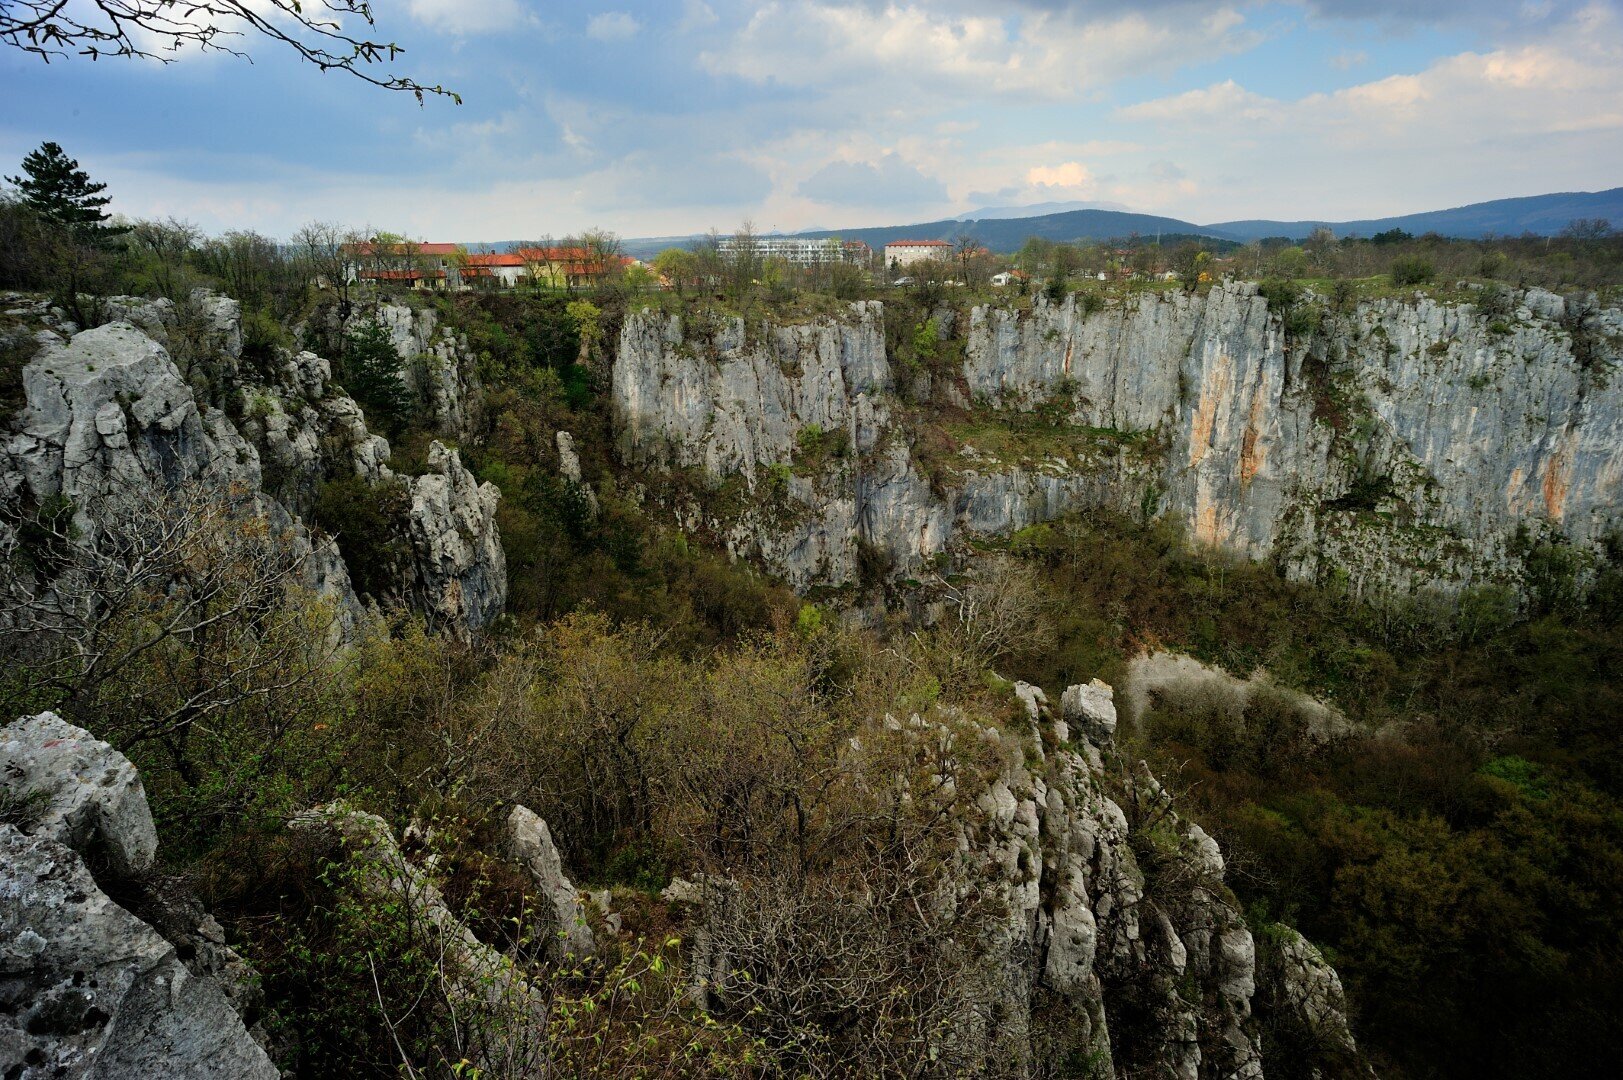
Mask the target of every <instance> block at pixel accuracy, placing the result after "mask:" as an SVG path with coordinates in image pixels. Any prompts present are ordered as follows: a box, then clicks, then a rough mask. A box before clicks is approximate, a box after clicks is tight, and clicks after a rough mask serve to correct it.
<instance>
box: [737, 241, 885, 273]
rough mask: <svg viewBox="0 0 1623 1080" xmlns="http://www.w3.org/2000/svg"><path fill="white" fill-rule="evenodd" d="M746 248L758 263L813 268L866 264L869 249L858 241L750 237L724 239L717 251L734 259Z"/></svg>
mask: <svg viewBox="0 0 1623 1080" xmlns="http://www.w3.org/2000/svg"><path fill="white" fill-rule="evenodd" d="M745 244H748V245H749V246H750V248H751V250H753V251H754V252H755V256H756V257H757V258H760V259H782V260H783V261H784V262H786V263H793V264H795V265H796V266H815V265H817V264H818V263H831V262H850V263H858V264H861V263H865V262H867V261H868V256H869V254H870V253H869V250H868V245H867V244H864V243H863V242H862V241H861V240H841V239H839V238H838V237H815V238H814V237H808V236H752V237H750V238H748V239H747V240H746V239H741V238H739V237H737V236H723V237H721V238H720V239H718V240H717V241H716V248H717V250H719V251H720V252H721V253H722V254H723V255H726V256H729V257H730V256H733V255H735V254H737V253H738V252H740V251H741V250H742V249H743V247H744V245H745Z"/></svg>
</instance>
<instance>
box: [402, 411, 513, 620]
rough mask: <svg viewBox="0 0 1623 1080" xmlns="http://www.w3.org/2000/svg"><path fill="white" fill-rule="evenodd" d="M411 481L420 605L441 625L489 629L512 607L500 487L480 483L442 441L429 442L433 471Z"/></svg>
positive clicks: (414, 588) (415, 587)
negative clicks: (499, 525) (499, 520)
mask: <svg viewBox="0 0 1623 1080" xmlns="http://www.w3.org/2000/svg"><path fill="white" fill-rule="evenodd" d="M406 486H407V491H408V494H409V496H410V499H411V511H410V516H409V517H408V519H407V535H408V537H409V539H410V542H411V550H412V571H411V572H412V581H411V586H410V595H411V597H412V599H413V602H414V604H415V606H416V607H417V608H418V609H419V610H420V611H423V612H424V613H425V614H427V615H428V617H429V620H430V621H431V622H432V623H434V624H435V625H436V626H439V627H445V628H450V629H452V630H454V631H456V632H459V633H464V634H467V633H473V632H476V631H478V630H482V629H483V628H485V627H487V626H489V625H490V624H491V623H493V622H495V621H496V618H497V617H498V616H500V615H501V613H502V608H503V607H504V606H506V604H507V558H506V556H505V554H504V553H503V552H502V543H501V537H500V536H499V535H498V534H497V531H496V504H497V502H498V501H499V500H500V499H501V491H500V490H499V489H498V488H497V487H496V485H495V484H490V483H485V484H481V483H479V481H477V480H475V479H474V476H473V474H472V473H470V472H469V471H468V470H467V469H466V468H464V467H463V465H462V459H461V457H460V456H458V454H457V452H456V451H455V450H451V449H449V448H447V447H446V446H445V445H444V444H443V443H439V442H435V443H432V444H430V445H429V448H428V469H427V471H426V472H424V473H423V474H422V475H421V476H414V477H410V478H409V479H407V480H406Z"/></svg>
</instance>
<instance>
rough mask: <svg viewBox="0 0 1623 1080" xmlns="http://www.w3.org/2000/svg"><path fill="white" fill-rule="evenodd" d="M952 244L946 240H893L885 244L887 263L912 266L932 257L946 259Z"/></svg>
mask: <svg viewBox="0 0 1623 1080" xmlns="http://www.w3.org/2000/svg"><path fill="white" fill-rule="evenodd" d="M951 254H952V245H951V244H949V243H947V241H945V240H893V241H891V242H890V243H888V244H886V245H885V265H886V266H889V267H897V266H912V265H913V264H914V263H917V262H927V261H929V260H931V259H946V258H947V257H948V256H950V255H951Z"/></svg>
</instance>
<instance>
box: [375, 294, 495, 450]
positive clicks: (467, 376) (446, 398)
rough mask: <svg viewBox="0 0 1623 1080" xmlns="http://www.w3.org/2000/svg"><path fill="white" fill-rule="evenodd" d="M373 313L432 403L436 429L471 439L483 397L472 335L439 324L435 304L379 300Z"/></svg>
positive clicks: (422, 398) (416, 385) (408, 372)
mask: <svg viewBox="0 0 1623 1080" xmlns="http://www.w3.org/2000/svg"><path fill="white" fill-rule="evenodd" d="M373 315H374V316H375V317H376V319H377V321H378V323H379V324H380V325H381V326H383V328H384V329H385V330H387V331H388V333H389V340H390V342H391V343H392V344H393V345H394V349H395V352H396V353H397V354H399V356H400V359H401V362H402V365H403V366H402V371H403V373H404V375H405V377H406V380H407V382H408V383H409V384H410V385H411V388H412V390H413V391H414V392H415V394H416V396H417V398H418V400H420V401H422V402H424V403H425V404H426V405H427V407H428V411H429V414H430V415H431V416H432V417H433V423H434V427H435V430H437V431H438V432H439V433H440V434H442V435H447V436H450V437H452V438H458V439H460V438H466V437H467V436H468V435H469V434H470V433H471V432H472V431H473V428H474V423H475V421H476V420H477V418H478V415H479V409H480V407H481V401H482V397H483V393H482V390H481V388H480V386H479V380H478V375H477V374H476V372H475V370H474V365H473V363H472V360H471V357H472V352H471V350H469V348H468V339H467V337H466V336H464V335H462V334H458V333H457V332H456V331H454V330H452V329H451V328H450V327H448V326H442V325H440V321H439V313H438V312H436V311H435V310H434V309H433V308H411V307H407V306H405V305H403V304H379V305H378V307H377V308H376V310H375V311H374V312H373Z"/></svg>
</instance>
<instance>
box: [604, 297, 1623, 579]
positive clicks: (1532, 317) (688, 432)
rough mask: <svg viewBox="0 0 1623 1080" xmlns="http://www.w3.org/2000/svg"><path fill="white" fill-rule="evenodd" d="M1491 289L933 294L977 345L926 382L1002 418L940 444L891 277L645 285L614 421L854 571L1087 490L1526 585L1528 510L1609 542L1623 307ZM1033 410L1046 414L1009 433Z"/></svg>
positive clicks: (1621, 403) (778, 549) (803, 575)
mask: <svg viewBox="0 0 1623 1080" xmlns="http://www.w3.org/2000/svg"><path fill="white" fill-rule="evenodd" d="M1483 299H1484V302H1483V303H1482V304H1474V303H1470V302H1463V301H1461V302H1453V303H1445V302H1442V301H1439V300H1435V299H1428V298H1423V297H1419V296H1412V297H1407V298H1400V299H1392V298H1387V299H1374V300H1368V301H1363V302H1359V303H1356V304H1349V305H1345V306H1344V307H1343V308H1341V309H1337V308H1335V307H1333V306H1332V305H1330V304H1329V303H1328V302H1326V301H1324V300H1323V299H1322V298H1316V297H1313V296H1312V295H1311V294H1309V295H1306V296H1302V297H1285V298H1277V297H1276V303H1274V304H1272V305H1271V304H1270V303H1269V301H1268V300H1267V298H1265V297H1264V296H1262V295H1261V294H1260V293H1259V290H1258V287H1257V286H1256V285H1254V284H1248V283H1238V282H1226V283H1224V284H1222V285H1219V286H1217V287H1214V288H1212V289H1211V290H1210V291H1209V292H1208V293H1206V294H1205V295H1191V294H1186V293H1182V292H1148V291H1147V292H1143V293H1139V294H1135V295H1130V296H1127V297H1121V298H1116V299H1111V300H1106V301H1104V302H1103V303H1102V304H1100V303H1098V302H1097V301H1098V298H1093V301H1094V302H1082V300H1079V298H1078V297H1076V296H1072V297H1069V298H1067V299H1066V300H1065V301H1064V302H1063V303H1060V304H1053V303H1050V302H1048V301H1047V300H1045V299H1044V298H1041V297H1039V298H1037V299H1036V300H1035V302H1034V303H1033V304H1032V306H1031V307H1030V309H1029V310H1017V309H1014V308H990V307H976V308H974V309H973V310H971V311H970V312H968V317H967V319H964V318H951V317H947V316H946V313H943V315H942V316H940V317H939V318H938V322H939V323H940V324H941V325H942V326H944V327H946V328H948V329H960V330H961V332H960V334H959V336H958V338H957V339H956V341H955V342H954V345H955V346H956V353H955V357H959V356H961V361H956V362H955V367H954V370H952V371H951V372H949V373H948V376H949V377H948V378H946V379H944V380H941V379H938V380H937V382H938V386H937V393H936V395H935V399H936V401H937V402H938V403H940V402H945V403H946V405H947V407H948V408H950V409H956V410H958V412H959V414H960V415H967V416H970V417H972V418H973V417H980V418H982V419H983V420H985V421H986V422H984V423H970V424H965V425H962V426H961V428H960V429H959V430H958V431H957V433H956V436H955V437H954V438H953V439H952V440H951V441H952V442H953V443H955V444H956V445H955V446H953V447H952V450H951V452H950V453H948V454H946V455H945V456H943V455H942V454H941V453H939V452H935V451H932V450H931V448H927V447H924V446H922V445H920V443H919V441H918V439H917V431H918V424H917V422H916V421H917V416H916V413H917V410H915V409H912V408H911V407H910V403H909V402H906V401H904V400H903V398H902V396H901V394H900V389H899V382H900V380H898V379H897V378H896V377H895V376H896V372H895V371H894V369H893V368H894V362H895V358H894V357H889V356H887V353H886V348H885V335H884V330H883V316H882V312H881V310H880V306H879V305H878V304H876V303H872V302H870V303H866V304H857V305H853V306H852V308H851V309H850V310H849V311H848V312H846V313H845V314H843V315H841V316H838V317H824V318H822V319H818V320H814V321H812V322H810V323H805V324H798V325H787V326H771V325H769V326H766V327H760V328H757V327H753V326H752V327H751V328H749V329H750V330H751V331H753V332H746V325H745V323H744V321H743V320H741V319H733V320H731V321H723V322H722V323H721V324H720V326H719V327H711V328H709V330H708V332H701V331H699V330H697V329H695V328H692V327H688V328H685V327H684V325H683V323H682V322H681V321H680V320H679V319H676V318H674V317H669V316H664V315H658V314H653V313H647V312H645V313H642V314H635V315H632V316H631V317H629V318H628V319H627V320H626V323H625V326H624V329H623V332H622V335H621V338H620V342H619V350H618V355H617V358H616V361H615V365H614V406H615V417H616V427H617V437H618V440H619V449H620V452H621V454H622V456H623V458H624V459H625V460H626V461H628V462H630V463H632V464H636V465H642V466H655V467H690V468H698V469H701V470H703V471H704V472H705V473H706V474H708V475H709V476H710V477H711V478H712V481H713V482H715V483H718V484H720V483H724V482H728V481H731V482H734V483H742V484H743V485H744V486H745V487H746V488H747V489H748V490H749V491H750V492H751V493H752V495H753V496H754V497H753V498H752V499H750V500H748V501H747V502H748V509H746V510H745V511H744V512H742V513H740V514H737V515H734V516H733V517H732V518H730V519H727V520H714V521H708V522H705V524H708V525H709V526H710V527H712V528H714V529H715V531H717V532H719V533H720V534H722V535H723V536H725V537H726V538H727V540H728V542H729V544H730V546H731V547H732V549H733V550H734V551H735V552H738V553H740V554H747V555H752V556H759V557H761V558H762V559H763V560H764V561H765V562H766V563H767V564H768V565H769V566H770V567H772V568H773V569H774V570H776V571H778V572H781V573H782V574H784V575H785V576H786V577H787V578H788V579H789V580H790V581H791V582H792V583H793V584H795V585H796V586H798V587H807V586H811V585H818V584H830V585H837V584H842V583H845V582H849V581H852V580H854V579H855V578H856V576H857V570H858V559H857V554H858V551H859V543H860V544H862V545H866V546H867V547H868V548H871V549H872V550H873V551H875V552H878V553H880V554H881V555H882V556H884V557H885V558H886V559H887V560H888V561H889V562H890V563H891V564H892V565H893V566H894V567H895V568H896V569H897V570H899V571H908V570H911V569H913V568H915V567H918V566H919V565H921V564H922V563H924V562H925V561H926V560H928V559H930V558H931V557H932V556H935V555H937V554H938V553H940V552H943V551H949V550H951V549H952V548H953V546H954V545H955V544H956V543H960V542H961V541H962V540H963V538H965V537H967V536H973V535H979V534H988V533H1006V532H1008V531H1011V530H1014V529H1018V528H1021V527H1022V526H1024V525H1026V524H1029V523H1031V522H1033V521H1037V520H1042V519H1044V518H1048V517H1052V516H1054V515H1056V514H1059V513H1062V512H1064V511H1066V510H1068V509H1072V508H1075V507H1078V506H1082V505H1107V506H1113V507H1116V508H1118V509H1121V510H1124V511H1128V512H1132V513H1137V514H1155V513H1166V514H1170V515H1172V516H1174V517H1175V518H1177V519H1178V520H1180V521H1182V522H1183V523H1184V524H1185V525H1186V526H1187V528H1188V530H1189V532H1190V533H1191V535H1192V536H1193V537H1194V538H1195V539H1197V540H1199V541H1201V542H1205V543H1210V544H1215V545H1219V546H1221V547H1224V548H1226V549H1228V550H1232V551H1234V552H1237V553H1240V554H1243V555H1246V556H1248V557H1251V558H1264V557H1271V558H1273V559H1275V560H1277V561H1278V563H1279V564H1280V565H1281V566H1282V567H1283V569H1284V570H1285V571H1286V572H1287V573H1288V574H1289V575H1291V576H1293V577H1296V578H1301V579H1327V578H1331V577H1341V578H1343V579H1344V580H1346V581H1347V582H1348V583H1349V584H1350V585H1351V586H1352V587H1353V588H1354V589H1355V590H1360V589H1363V588H1366V587H1371V586H1374V587H1381V588H1406V587H1410V586H1433V587H1439V588H1442V589H1444V590H1448V591H1456V590H1458V589H1459V588H1462V587H1464V586H1467V585H1470V584H1475V583H1479V582H1484V581H1502V582H1505V583H1508V584H1512V585H1514V584H1516V582H1517V579H1518V575H1519V573H1520V564H1519V562H1518V560H1517V557H1516V556H1517V550H1518V544H1521V543H1524V542H1525V537H1526V536H1528V535H1532V536H1534V537H1538V536H1559V537H1562V538H1565V539H1567V540H1570V541H1572V542H1574V543H1575V544H1577V545H1579V546H1580V547H1591V548H1592V547H1595V546H1596V545H1598V544H1599V543H1600V541H1601V540H1602V539H1603V538H1604V537H1606V536H1607V535H1608V534H1610V533H1612V532H1614V531H1615V530H1617V529H1618V528H1619V526H1620V524H1623V509H1620V497H1623V384H1620V382H1619V380H1618V378H1617V376H1618V374H1619V368H1620V366H1623V312H1619V311H1618V310H1616V309H1607V308H1599V307H1597V306H1596V305H1595V304H1594V302H1593V301H1592V300H1590V299H1584V298H1577V299H1571V298H1566V299H1564V298H1562V297H1559V296H1555V295H1553V294H1550V293H1545V292H1541V291H1538V290H1531V291H1528V292H1525V293H1520V294H1514V295H1512V296H1511V297H1510V298H1509V300H1508V302H1507V303H1504V304H1503V306H1504V308H1505V310H1504V311H1503V312H1490V311H1488V310H1485V309H1486V308H1487V307H1488V306H1489V305H1488V303H1487V302H1486V300H1487V298H1483ZM955 323H956V324H960V326H959V327H954V326H953V324H955ZM914 382H915V383H916V380H914ZM1036 415H1041V416H1042V417H1044V418H1045V421H1044V422H1045V423H1046V425H1047V427H1046V429H1045V437H1044V438H1042V439H1040V440H1032V439H1026V440H1024V441H1022V440H1021V439H1020V438H1018V437H1016V438H1000V437H999V432H998V427H999V424H1000V423H1001V424H1002V425H1003V426H1004V427H1005V428H1009V427H1010V425H1009V424H1008V423H1007V420H1008V418H1010V417H1015V418H1018V417H1021V416H1027V417H1030V416H1036ZM1019 427H1020V425H1019V424H1015V425H1013V428H1015V429H1018V428H1019ZM977 441H980V442H981V445H977ZM830 451H832V452H830ZM734 478H736V479H734ZM698 513H699V512H698V511H697V509H696V508H692V507H690V508H687V509H686V515H687V519H688V522H689V523H690V524H699V523H700V522H699V520H698Z"/></svg>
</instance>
